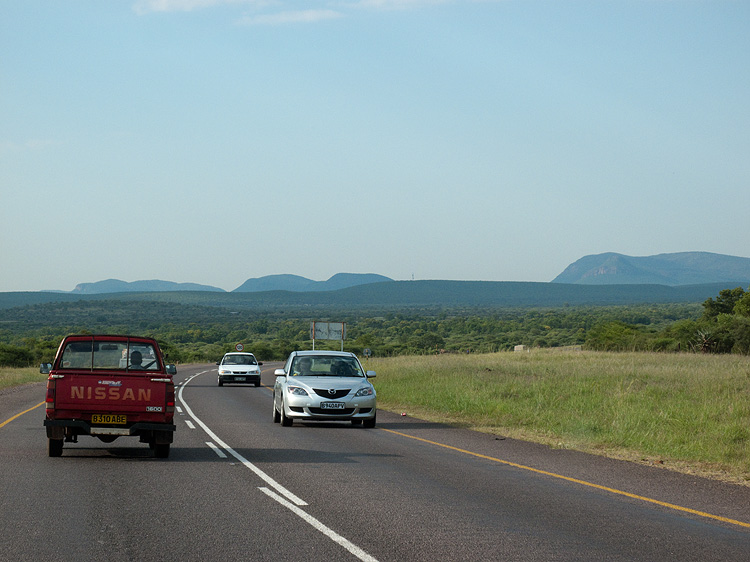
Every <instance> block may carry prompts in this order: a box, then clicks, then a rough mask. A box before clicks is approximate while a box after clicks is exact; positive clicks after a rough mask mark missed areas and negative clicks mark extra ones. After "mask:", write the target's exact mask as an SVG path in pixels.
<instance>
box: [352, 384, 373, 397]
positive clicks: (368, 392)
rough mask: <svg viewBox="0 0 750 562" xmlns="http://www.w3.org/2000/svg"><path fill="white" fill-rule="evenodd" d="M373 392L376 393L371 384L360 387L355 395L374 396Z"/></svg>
mask: <svg viewBox="0 0 750 562" xmlns="http://www.w3.org/2000/svg"><path fill="white" fill-rule="evenodd" d="M373 394H375V391H374V390H373V388H372V387H371V386H365V387H364V388H360V389H359V390H358V391H357V394H355V395H354V396H372V395H373Z"/></svg>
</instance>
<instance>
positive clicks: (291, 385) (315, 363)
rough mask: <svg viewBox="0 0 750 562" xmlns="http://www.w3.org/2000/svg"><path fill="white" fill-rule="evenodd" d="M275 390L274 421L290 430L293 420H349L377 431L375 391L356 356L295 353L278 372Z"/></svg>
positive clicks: (373, 374) (372, 373)
mask: <svg viewBox="0 0 750 562" xmlns="http://www.w3.org/2000/svg"><path fill="white" fill-rule="evenodd" d="M275 374H276V383H275V384H274V387H273V421H274V422H276V423H279V422H281V425H284V426H290V425H292V423H294V420H299V421H307V420H323V421H337V420H350V421H351V423H352V424H353V425H359V424H363V425H364V427H375V419H376V405H375V401H376V397H375V388H374V387H373V386H372V383H371V382H370V380H369V379H371V378H372V377H374V376H375V371H367V372H365V370H364V369H363V368H362V364H361V363H360V362H359V359H357V356H356V355H354V354H353V353H348V352H344V351H294V352H292V353H291V354H290V355H289V358H288V359H287V361H286V363H285V365H284V368H283V369H277V370H276V372H275Z"/></svg>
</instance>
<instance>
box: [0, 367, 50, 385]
mask: <svg viewBox="0 0 750 562" xmlns="http://www.w3.org/2000/svg"><path fill="white" fill-rule="evenodd" d="M46 380H47V375H43V374H41V373H40V372H39V367H36V368H33V367H28V368H26V367H24V368H17V367H0V390H1V389H3V388H9V387H11V386H18V385H20V384H26V383H28V382H43V381H46Z"/></svg>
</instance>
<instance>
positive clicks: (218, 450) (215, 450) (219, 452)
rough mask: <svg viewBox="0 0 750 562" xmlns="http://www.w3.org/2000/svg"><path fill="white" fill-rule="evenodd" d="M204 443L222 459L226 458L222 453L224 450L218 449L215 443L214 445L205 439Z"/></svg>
mask: <svg viewBox="0 0 750 562" xmlns="http://www.w3.org/2000/svg"><path fill="white" fill-rule="evenodd" d="M206 445H208V446H209V447H211V450H213V452H214V453H216V454H217V455H218V456H219V457H221V458H222V459H225V458H227V456H226V455H225V454H224V451H222V450H221V449H219V448H218V447H217V446H216V445H214V444H213V443H211V442H210V441H206Z"/></svg>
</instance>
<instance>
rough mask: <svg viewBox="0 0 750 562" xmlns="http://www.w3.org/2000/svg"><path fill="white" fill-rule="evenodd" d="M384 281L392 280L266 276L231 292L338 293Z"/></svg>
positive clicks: (359, 276) (343, 275)
mask: <svg viewBox="0 0 750 562" xmlns="http://www.w3.org/2000/svg"><path fill="white" fill-rule="evenodd" d="M386 281H393V279H390V278H388V277H384V276H383V275H377V274H375V273H337V274H336V275H334V276H333V277H331V278H330V279H328V281H313V280H311V279H307V278H306V277H300V276H299V275H266V276H265V277H257V278H255V279H248V280H247V281H245V282H244V283H243V284H242V285H240V286H239V287H237V288H236V289H235V290H234V291H232V292H233V293H258V292H262V291H293V292H296V293H300V292H317V291H338V290H339V289H346V288H347V287H356V286H357V285H367V284H369V283H383V282H386Z"/></svg>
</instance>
